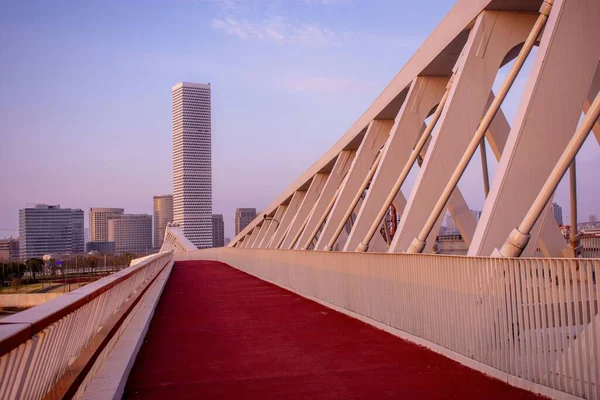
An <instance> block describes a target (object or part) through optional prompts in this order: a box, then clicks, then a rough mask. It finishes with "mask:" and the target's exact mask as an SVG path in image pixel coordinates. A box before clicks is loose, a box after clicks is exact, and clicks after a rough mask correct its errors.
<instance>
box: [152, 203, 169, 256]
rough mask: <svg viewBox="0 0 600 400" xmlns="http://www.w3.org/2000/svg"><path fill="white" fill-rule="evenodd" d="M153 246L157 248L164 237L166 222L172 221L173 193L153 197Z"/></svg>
mask: <svg viewBox="0 0 600 400" xmlns="http://www.w3.org/2000/svg"><path fill="white" fill-rule="evenodd" d="M153 208H154V247H156V248H159V249H160V247H161V246H162V244H163V240H164V239H165V229H166V228H167V224H169V223H171V222H173V195H172V194H163V195H157V196H154V198H153Z"/></svg>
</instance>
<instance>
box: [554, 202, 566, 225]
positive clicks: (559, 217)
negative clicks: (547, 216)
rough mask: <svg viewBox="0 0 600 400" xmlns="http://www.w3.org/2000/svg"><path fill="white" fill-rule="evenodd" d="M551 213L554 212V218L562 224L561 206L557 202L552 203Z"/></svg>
mask: <svg viewBox="0 0 600 400" xmlns="http://www.w3.org/2000/svg"><path fill="white" fill-rule="evenodd" d="M552 214H554V219H555V220H556V222H557V223H558V224H559V225H564V224H563V213H562V207H561V206H559V205H558V203H552Z"/></svg>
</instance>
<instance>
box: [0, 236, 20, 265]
mask: <svg viewBox="0 0 600 400" xmlns="http://www.w3.org/2000/svg"><path fill="white" fill-rule="evenodd" d="M18 258H19V239H13V238H8V239H0V261H8V260H16V259H18Z"/></svg>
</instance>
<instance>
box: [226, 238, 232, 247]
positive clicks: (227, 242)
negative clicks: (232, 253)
mask: <svg viewBox="0 0 600 400" xmlns="http://www.w3.org/2000/svg"><path fill="white" fill-rule="evenodd" d="M229 242H231V238H228V237H226V238H225V246H227V245H228V244H229Z"/></svg>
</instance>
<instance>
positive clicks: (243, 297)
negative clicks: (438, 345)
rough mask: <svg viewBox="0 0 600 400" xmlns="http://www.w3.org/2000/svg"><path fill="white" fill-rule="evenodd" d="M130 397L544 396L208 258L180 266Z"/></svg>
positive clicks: (132, 378)
mask: <svg viewBox="0 0 600 400" xmlns="http://www.w3.org/2000/svg"><path fill="white" fill-rule="evenodd" d="M125 397H126V398H143V399H219V398H221V399H269V398H270V399H311V400H313V399H356V398H362V399H380V398H393V399H424V398H427V399H450V398H457V399H506V398H510V399H511V400H516V399H533V398H538V399H539V397H536V396H535V395H533V394H532V393H529V392H526V391H523V390H520V389H516V388H513V387H511V386H508V385H507V384H505V383H503V382H501V381H499V380H496V379H493V378H490V377H487V376H486V375H483V374H481V373H479V372H477V371H474V370H471V369H469V368H467V367H464V366H462V365H460V364H458V363H456V362H454V361H452V360H450V359H448V358H445V357H443V356H441V355H439V354H437V353H434V352H432V351H429V350H427V349H425V348H424V347H421V346H417V345H414V344H412V343H410V342H407V341H404V340H401V339H399V338H397V337H395V336H393V335H390V334H388V333H385V332H383V331H380V330H378V329H375V328H373V327H371V326H369V325H367V324H364V323H362V322H360V321H357V320H355V319H352V318H350V317H348V316H346V315H343V314H340V313H338V312H335V311H333V310H331V309H328V308H326V307H323V306H321V305H319V304H318V303H315V302H313V301H310V300H307V299H305V298H303V297H301V296H298V295H296V294H294V293H291V292H288V291H286V290H284V289H281V288H279V287H277V286H275V285H272V284H270V283H267V282H264V281H261V280H260V279H257V278H254V277H252V276H250V275H248V274H246V273H244V272H241V271H239V270H236V269H234V268H232V267H230V266H228V265H226V264H222V263H218V262H208V261H190V262H178V263H176V264H175V267H174V268H173V271H172V274H171V278H170V279H169V281H168V282H167V285H166V287H165V290H164V292H163V295H162V297H161V299H160V301H159V304H158V306H157V309H156V313H155V315H154V318H153V320H152V322H151V325H150V329H149V330H148V334H147V336H146V339H145V342H144V344H143V346H142V348H141V350H140V353H139V355H138V357H137V360H136V362H135V365H134V367H133V369H132V371H131V375H130V377H129V380H128V382H127V387H126V389H125Z"/></svg>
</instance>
